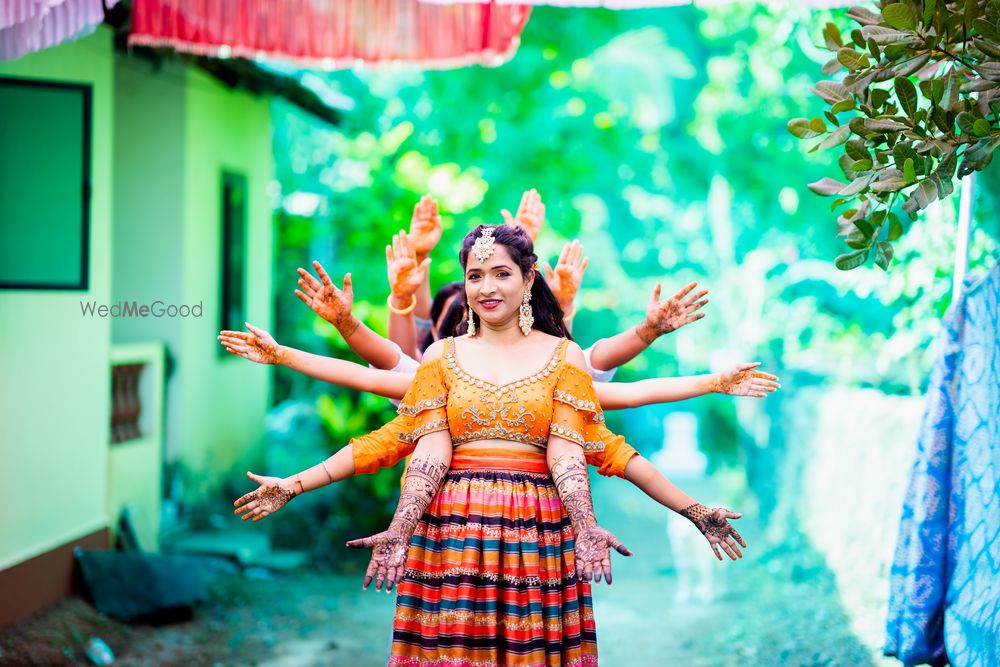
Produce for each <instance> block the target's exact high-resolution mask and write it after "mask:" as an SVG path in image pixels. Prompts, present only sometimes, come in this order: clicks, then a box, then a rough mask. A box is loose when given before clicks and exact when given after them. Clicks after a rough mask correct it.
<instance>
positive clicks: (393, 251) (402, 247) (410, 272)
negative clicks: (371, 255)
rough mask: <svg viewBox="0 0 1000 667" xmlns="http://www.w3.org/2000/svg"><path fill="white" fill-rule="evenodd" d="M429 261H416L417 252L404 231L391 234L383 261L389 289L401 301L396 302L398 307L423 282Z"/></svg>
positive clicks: (405, 301)
mask: <svg viewBox="0 0 1000 667" xmlns="http://www.w3.org/2000/svg"><path fill="white" fill-rule="evenodd" d="M430 262H431V260H430V259H429V258H425V259H424V260H422V261H417V254H416V252H415V251H414V249H413V245H412V244H411V243H410V239H409V237H408V236H407V234H406V232H402V231H401V232H399V233H398V234H395V235H393V237H392V245H391V246H388V245H387V246H386V247H385V263H386V268H387V270H388V273H389V291H390V292H392V295H393V296H394V297H396V298H397V299H399V300H400V301H401V302H402V303H398V304H397V307H398V308H404V307H406V305H407V302H408V301H409V300H410V298H411V297H412V296H413V295H414V294H416V292H417V290H418V289H419V288H420V285H421V284H423V282H424V278H426V277H427V270H428V268H429V267H430Z"/></svg>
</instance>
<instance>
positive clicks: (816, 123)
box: [809, 116, 826, 134]
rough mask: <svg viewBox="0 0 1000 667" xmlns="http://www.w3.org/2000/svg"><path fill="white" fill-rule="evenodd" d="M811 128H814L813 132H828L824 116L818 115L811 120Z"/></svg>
mask: <svg viewBox="0 0 1000 667" xmlns="http://www.w3.org/2000/svg"><path fill="white" fill-rule="evenodd" d="M809 129H810V130H812V131H813V132H818V133H820V134H822V133H824V132H826V123H824V122H823V119H822V118H820V117H819V116H817V117H816V118H813V119H812V120H810V121H809Z"/></svg>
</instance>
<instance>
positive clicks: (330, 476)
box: [320, 459, 333, 484]
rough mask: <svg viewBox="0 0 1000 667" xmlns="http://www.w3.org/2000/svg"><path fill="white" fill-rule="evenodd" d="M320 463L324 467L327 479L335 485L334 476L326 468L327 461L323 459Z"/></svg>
mask: <svg viewBox="0 0 1000 667" xmlns="http://www.w3.org/2000/svg"><path fill="white" fill-rule="evenodd" d="M320 463H321V464H322V465H323V472H325V473H326V478H327V479H328V480H330V483H331V484H333V475H331V474H330V469H329V468H327V467H326V459H323V460H322V461H320Z"/></svg>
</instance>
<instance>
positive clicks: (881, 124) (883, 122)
mask: <svg viewBox="0 0 1000 667" xmlns="http://www.w3.org/2000/svg"><path fill="white" fill-rule="evenodd" d="M865 127H866V128H868V129H869V130H871V131H873V132H879V133H881V132H900V131H902V130H907V129H909V127H910V126H909V125H905V124H904V123H900V122H899V121H896V120H889V119H887V118H866V119H865Z"/></svg>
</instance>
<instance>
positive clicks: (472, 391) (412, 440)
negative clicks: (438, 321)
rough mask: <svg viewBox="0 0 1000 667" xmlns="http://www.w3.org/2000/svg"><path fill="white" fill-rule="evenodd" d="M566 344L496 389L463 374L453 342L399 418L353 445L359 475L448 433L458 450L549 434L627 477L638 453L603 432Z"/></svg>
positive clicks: (416, 383)
mask: <svg viewBox="0 0 1000 667" xmlns="http://www.w3.org/2000/svg"><path fill="white" fill-rule="evenodd" d="M567 343H568V341H567V340H563V341H562V342H561V343H560V344H559V345H558V347H557V348H556V350H555V351H554V352H553V354H552V357H551V358H550V359H549V361H548V363H547V364H546V365H545V366H544V367H543V368H542V369H540V370H539V371H538V372H536V373H535V374H533V375H530V376H528V377H525V378H522V379H520V380H517V381H514V382H508V383H506V384H503V385H495V384H492V383H490V382H487V381H486V380H482V379H480V378H477V377H474V376H472V375H470V374H469V373H467V372H465V370H464V369H462V367H461V366H460V365H459V363H458V359H457V358H456V356H455V341H454V339H453V338H448V339H447V340H446V341H445V344H444V345H445V347H444V354H443V355H442V356H441V357H440V358H439V359H435V360H433V361H430V362H427V363H424V364H422V365H421V366H420V368H419V369H418V370H417V373H416V376H415V377H414V378H413V383H412V384H411V385H410V388H409V390H408V391H407V392H406V395H405V396H404V397H403V400H402V401H401V402H400V404H399V408H398V412H399V416H398V417H396V419H394V420H393V421H391V422H389V423H388V424H386V425H385V426H383V427H382V428H381V429H379V430H377V431H374V432H372V433H370V434H368V435H366V436H363V437H361V438H355V439H353V440H351V445H352V448H353V456H354V467H355V472H356V473H358V474H364V473H369V472H374V471H376V470H378V469H380V468H383V467H387V466H391V465H394V464H395V463H397V462H398V461H400V460H401V459H403V458H404V457H406V456H408V455H409V454H411V453H412V452H413V449H414V447H415V446H416V442H417V440H419V439H420V437H421V436H423V435H426V434H428V433H433V432H434V431H444V430H448V431H450V434H451V438H452V442H453V443H454V444H456V445H459V444H463V443H466V442H473V441H476V440H490V439H499V440H511V441H513V442H522V443H527V444H531V445H536V446H539V447H545V446H546V445H547V444H548V438H549V434H552V435H557V436H559V437H561V438H565V439H566V440H570V441H572V442H575V443H577V444H578V445H580V446H581V447H583V451H584V455H585V456H586V457H587V460H588V462H589V463H590V464H592V465H596V466H598V469H599V472H600V473H601V474H604V475H616V476H619V477H623V476H624V474H625V464H626V463H628V460H629V459H630V458H632V456H633V455H634V454H636V453H637V452H636V451H635V450H634V449H633V448H632V447H630V446H629V445H628V444H626V443H625V440H624V438H622V437H621V436H616V435H615V434H613V433H611V431H609V430H608V429H607V428H606V427H605V426H604V413H603V412H602V411H601V406H600V404H599V403H598V401H597V396H596V394H595V393H594V385H593V382H592V380H591V378H590V375H589V374H588V373H587V372H586V371H584V370H583V369H581V368H579V367H577V366H575V365H573V364H571V363H569V362H568V361H566V359H565V354H566V345H567Z"/></svg>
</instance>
